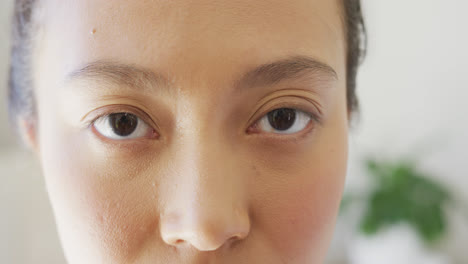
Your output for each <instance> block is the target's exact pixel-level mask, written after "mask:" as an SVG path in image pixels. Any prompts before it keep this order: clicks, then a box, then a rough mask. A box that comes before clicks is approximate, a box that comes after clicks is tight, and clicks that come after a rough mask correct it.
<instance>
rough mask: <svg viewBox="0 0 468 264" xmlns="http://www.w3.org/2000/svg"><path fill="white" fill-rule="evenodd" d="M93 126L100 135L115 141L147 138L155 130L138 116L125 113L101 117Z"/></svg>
mask: <svg viewBox="0 0 468 264" xmlns="http://www.w3.org/2000/svg"><path fill="white" fill-rule="evenodd" d="M93 126H94V128H95V129H96V131H97V132H98V133H99V134H101V135H102V136H104V137H106V138H110V139H114V140H124V139H135V138H141V137H147V136H149V135H151V134H152V133H153V129H152V128H151V127H150V126H149V125H147V124H146V123H145V122H144V121H143V120H141V119H140V118H139V117H138V116H136V115H134V114H131V113H125V112H123V113H112V114H108V115H105V116H101V117H99V118H98V119H96V120H95V121H94V122H93Z"/></svg>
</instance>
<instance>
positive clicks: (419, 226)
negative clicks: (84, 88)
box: [0, 0, 468, 264]
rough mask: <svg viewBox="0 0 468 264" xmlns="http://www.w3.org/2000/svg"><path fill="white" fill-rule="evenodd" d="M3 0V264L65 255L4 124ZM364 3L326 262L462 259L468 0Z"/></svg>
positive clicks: (39, 184)
mask: <svg viewBox="0 0 468 264" xmlns="http://www.w3.org/2000/svg"><path fill="white" fill-rule="evenodd" d="M12 2H13V1H12V0H3V1H1V2H0V176H1V178H2V184H1V185H0V212H1V216H2V217H0V263H20V264H23V263H24V264H29V263H50V264H55V263H57V264H58V263H65V261H64V257H63V253H62V251H61V248H60V244H59V241H58V237H57V233H56V230H55V226H54V222H53V221H54V220H53V216H52V211H51V208H50V205H49V203H48V198H47V194H46V191H45V185H44V182H43V179H42V176H41V172H40V168H39V166H38V162H37V161H35V160H34V157H33V156H32V155H31V154H30V153H28V152H26V151H24V150H22V149H21V148H20V147H19V145H18V143H17V141H16V140H15V139H14V137H13V135H12V132H11V131H10V130H9V129H8V120H7V111H6V93H7V87H6V84H7V71H8V63H9V62H8V61H9V31H10V29H9V25H10V17H11V8H12ZM362 2H363V9H364V15H365V19H366V24H367V29H368V35H369V40H368V46H369V49H368V54H367V58H366V60H365V62H364V64H363V65H362V67H361V69H360V72H359V76H358V95H359V98H360V101H361V115H360V117H359V118H358V119H356V121H357V122H355V124H354V125H353V130H352V132H351V135H350V162H349V173H348V178H347V183H346V190H345V200H344V203H343V207H342V209H341V210H340V215H339V219H338V223H337V228H336V230H335V237H334V240H333V242H332V247H331V249H330V252H329V258H328V260H327V263H329V264H345V263H355V264H358V263H359V264H367V263H373V264H376V263H379V264H384V263H408V264H410V263H411V264H418V263H420V264H423V263H424V264H445V263H453V264H467V263H468V252H467V245H468V191H467V190H466V188H468V168H467V161H468V49H467V47H468V30H467V29H468V16H467V15H466V11H467V10H468V2H467V1H462V0H412V1H406V0H393V1H385V0H362ZM395 194H396V195H395Z"/></svg>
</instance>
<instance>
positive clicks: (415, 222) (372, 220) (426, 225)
mask: <svg viewBox="0 0 468 264" xmlns="http://www.w3.org/2000/svg"><path fill="white" fill-rule="evenodd" d="M366 167H367V170H368V172H369V175H370V176H371V177H372V180H373V181H374V183H375V185H374V188H373V189H372V191H371V192H370V194H369V196H368V197H366V198H365V200H364V202H365V206H366V207H365V212H364V216H363V218H362V219H361V221H360V230H361V231H362V232H363V233H365V234H369V235H371V234H375V233H377V232H378V231H379V230H380V229H381V228H383V227H385V226H389V225H393V224H397V223H401V222H406V223H408V224H410V225H411V226H413V227H414V228H415V230H417V231H418V233H419V234H420V235H421V237H422V238H423V239H424V241H426V242H432V241H435V240H437V239H438V238H440V237H441V236H442V235H443V234H444V231H445V229H446V221H447V220H446V214H445V212H444V206H445V204H446V203H447V202H448V201H449V200H450V194H449V191H448V190H447V189H446V188H445V187H444V186H442V185H441V184H440V183H438V182H436V181H434V180H431V179H430V178H429V177H428V176H427V175H425V174H424V173H422V172H420V171H419V170H418V169H417V168H416V165H415V164H414V163H412V162H406V161H401V162H395V163H392V162H386V161H377V160H374V159H369V160H368V161H367V162H366ZM349 202H350V200H349V199H345V200H344V202H343V206H345V205H346V204H347V203H349Z"/></svg>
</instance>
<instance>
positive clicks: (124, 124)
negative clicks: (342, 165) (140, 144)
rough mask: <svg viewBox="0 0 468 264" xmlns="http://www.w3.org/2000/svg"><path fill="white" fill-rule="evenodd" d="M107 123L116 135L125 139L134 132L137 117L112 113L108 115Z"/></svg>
mask: <svg viewBox="0 0 468 264" xmlns="http://www.w3.org/2000/svg"><path fill="white" fill-rule="evenodd" d="M109 122H110V125H111V127H112V130H113V131H114V133H115V134H116V135H119V136H121V137H125V136H128V135H130V134H132V133H133V132H134V131H135V130H136V128H137V125H138V117H136V116H135V115H133V114H130V113H114V114H110V115H109Z"/></svg>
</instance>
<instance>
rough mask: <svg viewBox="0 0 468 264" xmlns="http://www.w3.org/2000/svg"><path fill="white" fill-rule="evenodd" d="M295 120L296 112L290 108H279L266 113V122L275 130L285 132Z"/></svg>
mask: <svg viewBox="0 0 468 264" xmlns="http://www.w3.org/2000/svg"><path fill="white" fill-rule="evenodd" d="M295 120H296V110H294V109H291V108H279V109H276V110H273V111H271V112H269V113H268V122H269V123H270V125H271V126H272V127H273V128H274V129H276V130H280V131H283V130H287V129H289V128H291V127H292V125H293V124H294V121H295Z"/></svg>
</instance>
